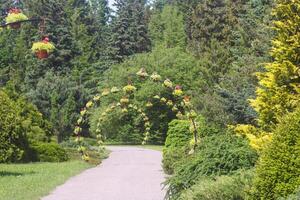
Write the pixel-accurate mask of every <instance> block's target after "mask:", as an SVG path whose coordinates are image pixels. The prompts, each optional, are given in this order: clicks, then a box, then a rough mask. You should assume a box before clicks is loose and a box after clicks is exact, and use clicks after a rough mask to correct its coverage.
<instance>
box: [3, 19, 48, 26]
mask: <svg viewBox="0 0 300 200" xmlns="http://www.w3.org/2000/svg"><path fill="white" fill-rule="evenodd" d="M41 21H43V19H42V18H32V19H28V20H22V21H17V22H12V23H6V24H1V25H0V27H1V28H6V27H8V26H11V25H14V24H19V23H27V22H41Z"/></svg>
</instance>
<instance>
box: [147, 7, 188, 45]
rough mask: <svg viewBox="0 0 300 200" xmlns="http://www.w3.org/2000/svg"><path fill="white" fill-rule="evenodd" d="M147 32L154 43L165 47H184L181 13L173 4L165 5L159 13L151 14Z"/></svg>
mask: <svg viewBox="0 0 300 200" xmlns="http://www.w3.org/2000/svg"><path fill="white" fill-rule="evenodd" d="M149 32H150V33H149V34H150V36H151V40H152V43H153V44H154V45H161V46H164V47H166V48H174V47H180V48H182V49H185V47H186V40H187V39H186V35H185V31H184V21H183V15H182V14H181V13H180V12H179V10H178V8H177V7H175V6H165V7H164V8H163V10H162V12H161V13H160V12H158V13H155V14H154V15H152V16H151V20H150V22H149Z"/></svg>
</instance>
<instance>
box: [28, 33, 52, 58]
mask: <svg viewBox="0 0 300 200" xmlns="http://www.w3.org/2000/svg"><path fill="white" fill-rule="evenodd" d="M54 49H55V46H54V45H53V44H52V43H51V42H49V38H47V37H46V38H44V39H43V40H42V41H41V42H36V43H33V45H32V48H31V50H32V51H33V52H34V53H35V55H36V56H37V57H38V58H39V59H45V58H48V57H49V54H50V53H51V52H53V51H54Z"/></svg>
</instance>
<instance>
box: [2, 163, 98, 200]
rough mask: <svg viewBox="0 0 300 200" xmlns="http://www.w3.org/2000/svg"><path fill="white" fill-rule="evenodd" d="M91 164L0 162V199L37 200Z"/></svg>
mask: <svg viewBox="0 0 300 200" xmlns="http://www.w3.org/2000/svg"><path fill="white" fill-rule="evenodd" d="M92 166H93V165H91V164H88V163H85V162H83V161H78V160H77V161H69V162H64V163H34V164H0V199H1V200H38V199H40V197H42V196H45V195H47V194H48V193H49V192H50V191H51V190H53V189H54V188H55V187H56V186H57V185H60V184H63V183H64V182H65V181H66V180H67V179H68V178H69V177H71V176H74V175H76V174H78V173H80V172H81V171H82V170H84V169H87V168H90V167H92Z"/></svg>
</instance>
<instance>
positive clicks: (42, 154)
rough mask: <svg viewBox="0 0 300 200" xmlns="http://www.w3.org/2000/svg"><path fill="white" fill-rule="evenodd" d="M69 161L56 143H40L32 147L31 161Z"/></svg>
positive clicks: (64, 151)
mask: <svg viewBox="0 0 300 200" xmlns="http://www.w3.org/2000/svg"><path fill="white" fill-rule="evenodd" d="M68 159H69V157H68V154H67V152H66V150H65V149H64V148H62V147H61V146H59V145H58V144H56V143H40V142H37V143H35V144H33V145H32V160H34V161H40V162H63V161H67V160H68Z"/></svg>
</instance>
